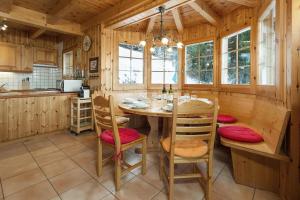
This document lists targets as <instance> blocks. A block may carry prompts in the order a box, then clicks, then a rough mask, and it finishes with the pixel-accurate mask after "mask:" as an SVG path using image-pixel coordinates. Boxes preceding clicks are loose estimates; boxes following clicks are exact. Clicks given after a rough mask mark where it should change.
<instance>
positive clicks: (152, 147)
mask: <svg viewBox="0 0 300 200" xmlns="http://www.w3.org/2000/svg"><path fill="white" fill-rule="evenodd" d="M147 120H148V122H149V125H150V132H149V134H148V142H147V145H148V151H158V150H159V148H158V147H159V139H158V138H159V136H158V135H159V134H158V132H159V127H158V124H159V118H158V117H150V116H148V117H147Z"/></svg>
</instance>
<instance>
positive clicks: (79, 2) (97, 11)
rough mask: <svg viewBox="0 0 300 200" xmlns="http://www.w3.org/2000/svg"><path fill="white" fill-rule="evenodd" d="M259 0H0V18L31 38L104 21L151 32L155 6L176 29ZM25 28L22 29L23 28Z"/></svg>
mask: <svg viewBox="0 0 300 200" xmlns="http://www.w3.org/2000/svg"><path fill="white" fill-rule="evenodd" d="M257 1H259V0H171V1H170V0H156V1H153V0H0V20H1V19H6V20H7V21H9V23H10V25H11V27H14V28H15V27H16V28H18V26H19V27H20V29H26V30H27V29H29V30H30V31H31V32H32V35H33V36H34V37H39V35H42V34H45V33H49V32H58V33H59V34H72V35H82V34H83V32H84V30H86V29H87V28H89V27H91V26H93V25H95V24H100V23H103V24H104V25H105V27H109V28H113V29H121V30H130V31H139V32H151V31H156V30H158V29H159V26H160V17H159V14H158V10H157V8H158V7H159V6H160V5H163V6H165V8H166V12H165V14H164V16H163V20H164V27H165V29H168V30H178V32H181V31H182V30H183V29H184V28H188V27H191V26H194V25H195V24H201V23H211V24H213V25H217V24H218V23H219V22H220V20H221V17H222V16H224V15H226V14H228V13H230V12H232V11H233V10H235V9H237V8H239V7H241V6H248V7H254V6H256V5H257ZM24 27H25V28H24Z"/></svg>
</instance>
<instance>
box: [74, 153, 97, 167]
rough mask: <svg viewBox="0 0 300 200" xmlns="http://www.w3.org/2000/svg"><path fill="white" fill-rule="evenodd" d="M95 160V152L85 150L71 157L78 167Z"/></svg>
mask: <svg viewBox="0 0 300 200" xmlns="http://www.w3.org/2000/svg"><path fill="white" fill-rule="evenodd" d="M96 158H97V154H96V152H95V151H92V150H87V151H84V152H82V153H79V154H77V155H75V156H72V159H73V160H74V161H75V162H76V163H78V164H79V165H81V164H84V163H88V162H91V161H93V160H96Z"/></svg>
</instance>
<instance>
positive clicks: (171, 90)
mask: <svg viewBox="0 0 300 200" xmlns="http://www.w3.org/2000/svg"><path fill="white" fill-rule="evenodd" d="M172 93H173V89H172V84H170V89H169V94H172Z"/></svg>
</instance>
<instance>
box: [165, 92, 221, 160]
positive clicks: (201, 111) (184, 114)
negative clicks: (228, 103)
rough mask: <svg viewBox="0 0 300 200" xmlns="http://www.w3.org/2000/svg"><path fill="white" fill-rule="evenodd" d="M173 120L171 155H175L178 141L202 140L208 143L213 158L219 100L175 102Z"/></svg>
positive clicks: (209, 152)
mask: <svg viewBox="0 0 300 200" xmlns="http://www.w3.org/2000/svg"><path fill="white" fill-rule="evenodd" d="M173 104H174V108H173V120H172V134H171V145H170V146H171V149H170V153H171V156H172V154H173V155H174V147H175V143H176V141H178V140H186V139H192V138H201V139H202V140H204V141H207V143H208V149H209V150H208V154H209V156H212V153H213V148H214V141H215V135H216V124H217V115H218V99H217V98H215V100H214V102H212V101H210V100H207V101H204V100H189V101H183V102H178V98H177V97H174V100H173Z"/></svg>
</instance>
